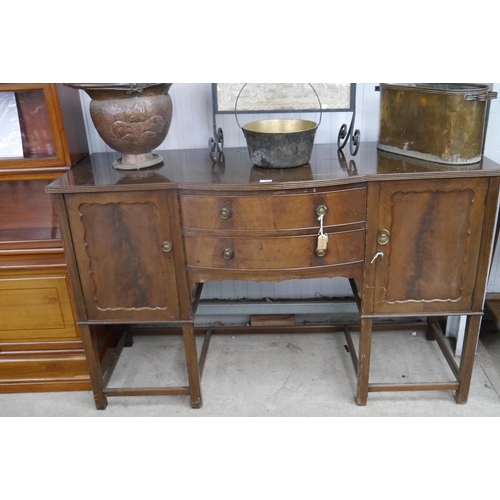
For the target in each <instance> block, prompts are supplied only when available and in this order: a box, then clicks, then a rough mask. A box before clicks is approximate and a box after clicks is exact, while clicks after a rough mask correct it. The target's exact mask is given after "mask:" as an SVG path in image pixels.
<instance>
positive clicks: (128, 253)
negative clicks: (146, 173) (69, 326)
mask: <svg viewBox="0 0 500 500" xmlns="http://www.w3.org/2000/svg"><path fill="white" fill-rule="evenodd" d="M65 198H66V209H67V215H68V219H69V224H70V228H71V237H72V243H73V248H74V252H75V258H76V262H77V265H78V274H79V277H80V283H81V288H82V294H83V297H84V302H85V307H86V312H87V319H89V320H115V321H153V320H171V319H174V318H178V317H179V301H178V293H177V278H176V271H175V258H178V259H179V258H180V259H182V258H183V257H182V255H183V254H182V249H181V248H175V247H174V245H172V238H171V226H170V224H171V221H170V219H171V217H170V214H169V209H168V199H167V192H164V191H136V192H116V193H86V194H66V195H65Z"/></svg>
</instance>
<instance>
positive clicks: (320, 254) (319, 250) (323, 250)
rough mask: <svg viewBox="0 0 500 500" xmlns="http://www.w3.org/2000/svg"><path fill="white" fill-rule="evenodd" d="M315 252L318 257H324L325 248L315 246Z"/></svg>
mask: <svg viewBox="0 0 500 500" xmlns="http://www.w3.org/2000/svg"><path fill="white" fill-rule="evenodd" d="M315 252H316V255H317V256H318V257H324V256H325V255H326V250H325V249H323V248H317V249H316V251H315Z"/></svg>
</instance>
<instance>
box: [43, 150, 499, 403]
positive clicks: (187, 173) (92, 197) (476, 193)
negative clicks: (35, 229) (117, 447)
mask: <svg viewBox="0 0 500 500" xmlns="http://www.w3.org/2000/svg"><path fill="white" fill-rule="evenodd" d="M162 156H163V158H164V162H163V164H161V165H158V166H156V167H152V168H149V169H145V170H142V171H135V172H133V171H129V172H124V171H117V170H115V169H113V168H112V163H113V161H114V160H115V159H116V157H117V155H115V154H113V153H108V154H104V153H103V154H93V155H91V156H90V157H89V158H87V159H85V160H83V161H82V162H80V163H79V164H78V165H76V166H75V167H73V168H72V169H71V170H69V171H68V172H66V173H65V174H64V175H63V176H62V177H60V178H59V179H58V180H56V181H54V182H53V183H52V184H51V185H50V186H49V187H48V188H47V192H49V193H51V194H52V196H53V198H54V204H55V207H56V209H57V213H58V217H59V222H60V227H61V233H62V238H63V242H64V248H65V254H66V260H67V263H68V268H69V273H70V279H71V283H72V288H73V293H74V297H75V302H76V309H77V315H78V324H79V325H80V329H81V331H82V340H83V342H84V346H85V353H86V357H87V362H88V366H89V372H90V377H91V382H92V387H93V392H94V398H95V402H96V406H97V408H99V409H104V408H105V407H106V405H107V398H108V397H109V396H120V395H145V394H153V395H168V394H177V395H178V394H185V395H188V396H189V397H190V402H191V405H192V407H194V408H199V407H201V405H202V396H201V383H200V379H201V373H202V371H203V366H204V364H205V361H206V360H207V352H208V342H209V334H207V335H206V338H205V344H204V346H203V349H202V353H201V355H199V353H198V352H197V348H196V342H195V328H194V318H195V314H196V307H197V304H198V301H199V297H200V294H201V287H202V285H203V283H205V282H207V281H210V280H219V281H222V280H250V281H268V282H277V281H284V280H290V279H293V280H295V279H307V278H333V277H343V278H346V279H348V280H349V281H350V283H351V287H352V290H353V297H354V299H355V301H356V303H357V304H358V307H359V332H360V333H359V343H358V345H357V346H356V347H355V346H354V343H353V339H352V337H351V334H350V329H349V327H348V326H344V327H342V328H341V330H343V331H344V334H345V335H346V340H347V342H348V344H349V346H351V349H350V351H351V356H352V361H353V364H354V368H355V371H354V375H353V376H355V377H356V381H357V384H356V394H355V400H356V402H357V404H359V405H365V404H366V403H367V398H368V393H369V392H375V391H408V390H451V391H454V392H455V399H456V401H457V402H458V403H465V402H466V401H467V398H468V393H469V386H470V380H471V374H472V369H473V363H474V355H475V348H476V343H477V339H478V334H479V327H480V322H481V317H482V314H483V305H484V298H485V291H486V283H487V276H488V270H489V264H490V260H491V255H492V249H493V243H494V237H495V226H496V215H497V205H498V192H499V176H500V165H498V164H496V163H494V162H493V161H491V160H489V159H487V158H483V159H482V161H481V162H479V163H476V164H473V165H466V166H453V165H443V164H438V163H432V162H427V161H423V160H418V159H413V158H407V157H404V156H399V155H397V154H392V153H387V152H383V151H379V150H377V148H376V144H363V145H362V146H361V148H360V150H359V152H358V154H357V155H356V156H355V157H351V156H349V155H348V154H347V155H345V154H344V153H342V152H341V151H338V150H337V148H336V147H335V146H334V145H329V144H327V145H316V146H315V147H314V151H313V155H312V158H311V161H310V163H309V164H307V165H305V166H302V167H296V168H291V169H265V168H259V167H256V166H252V164H251V162H250V160H249V157H248V152H247V151H246V149H241V148H230V149H227V150H225V152H224V155H223V156H221V157H220V158H219V160H218V161H217V162H213V161H212V160H211V158H210V156H209V155H208V154H207V152H206V151H204V150H173V151H162ZM228 307H230V305H228ZM449 315H464V316H467V318H468V319H467V327H466V335H465V341H464V346H463V352H462V356H461V357H460V360H459V361H458V362H457V361H456V360H455V359H454V356H453V355H452V354H451V353H450V351H449V348H448V347H447V344H446V342H445V341H444V340H443V339H442V332H440V329H439V323H438V322H437V321H436V318H437V317H440V316H449ZM395 317H400V318H402V317H410V318H411V317H427V318H428V330H429V332H430V333H429V335H432V336H433V337H434V338H435V339H436V340H437V342H438V344H439V346H440V347H441V349H442V350H443V354H444V356H445V358H446V360H447V362H448V363H449V365H450V368H451V370H452V372H453V374H454V379H453V380H444V381H441V382H432V383H430V382H422V383H407V384H390V383H387V384H385V383H377V384H374V383H371V382H370V376H369V375H370V352H371V345H372V329H373V321H374V320H375V319H378V318H395ZM138 324H153V325H160V324H161V325H165V326H168V325H175V326H176V327H177V328H178V330H179V332H180V333H181V334H182V336H183V341H184V348H185V358H186V385H184V386H179V387H129V388H123V387H122V388H116V387H115V388H113V387H109V386H108V382H109V373H110V371H112V367H113V366H114V365H113V363H116V360H117V359H118V357H119V350H120V349H121V347H123V345H125V344H126V343H127V341H130V335H127V334H126V333H124V334H123V335H122V337H123V338H122V340H120V341H119V342H117V346H116V353H115V354H114V355H113V356H111V357H109V356H108V357H107V358H106V362H105V360H104V358H103V356H102V354H101V352H100V350H99V338H98V335H96V333H95V331H94V330H95V328H96V327H97V326H99V325H100V326H101V327H102V326H103V325H107V326H108V327H113V326H116V327H120V328H123V331H126V328H124V327H125V325H129V326H130V325H138ZM337 326H338V325H337ZM340 326H342V325H340ZM99 331H102V330H99ZM127 339H128V340H127ZM374 341H375V342H376V339H375V340H374ZM208 359H209V358H208Z"/></svg>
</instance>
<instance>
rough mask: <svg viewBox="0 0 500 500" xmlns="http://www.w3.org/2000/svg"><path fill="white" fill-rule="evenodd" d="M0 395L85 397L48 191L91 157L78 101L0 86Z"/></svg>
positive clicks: (61, 92) (53, 92) (86, 382)
mask: <svg viewBox="0 0 500 500" xmlns="http://www.w3.org/2000/svg"><path fill="white" fill-rule="evenodd" d="M0 134H1V137H2V147H1V148H0V392H33V391H60V390H64V391H66V390H88V389H89V388H90V378H89V374H88V369H87V363H86V359H85V355H84V350H83V345H82V341H81V338H80V331H79V328H78V326H77V324H76V315H75V306H74V300H73V295H72V292H71V287H70V283H69V278H68V269H67V266H66V260H65V257H64V251H63V247H62V241H61V235H60V231H59V225H58V220H57V216H56V213H55V210H54V206H53V202H52V199H51V197H50V196H49V195H47V194H46V193H45V188H46V186H47V185H48V184H49V183H50V182H51V181H52V180H53V179H55V178H56V177H58V176H60V175H61V173H63V172H65V171H66V170H68V168H70V167H71V166H72V165H74V164H76V163H78V161H80V160H81V159H83V158H84V157H86V156H87V155H88V149H87V144H86V136H85V130H84V123H83V115H82V111H81V105H80V100H79V97H78V94H77V93H75V92H74V91H72V90H71V89H67V88H65V87H64V86H62V85H59V84H0Z"/></svg>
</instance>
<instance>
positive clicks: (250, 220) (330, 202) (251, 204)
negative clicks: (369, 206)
mask: <svg viewBox="0 0 500 500" xmlns="http://www.w3.org/2000/svg"><path fill="white" fill-rule="evenodd" d="M180 206H181V216H182V226H183V228H184V229H186V230H188V231H189V230H191V229H194V230H196V229H205V230H207V229H208V230H221V231H280V230H290V229H311V228H317V227H318V216H319V213H318V210H321V207H324V208H326V213H325V216H324V226H325V228H328V227H331V226H337V225H348V224H356V223H363V222H364V221H365V219H366V188H365V187H364V186H363V187H356V188H351V189H341V190H335V191H332V190H330V191H324V192H313V193H311V192H309V193H307V192H306V193H297V192H293V193H289V194H288V193H283V192H280V193H269V192H267V193H265V194H262V195H261V194H259V195H252V194H242V193H237V194H235V195H232V194H220V195H219V194H217V195H213V194H210V195H206V194H203V193H190V194H181V195H180Z"/></svg>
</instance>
